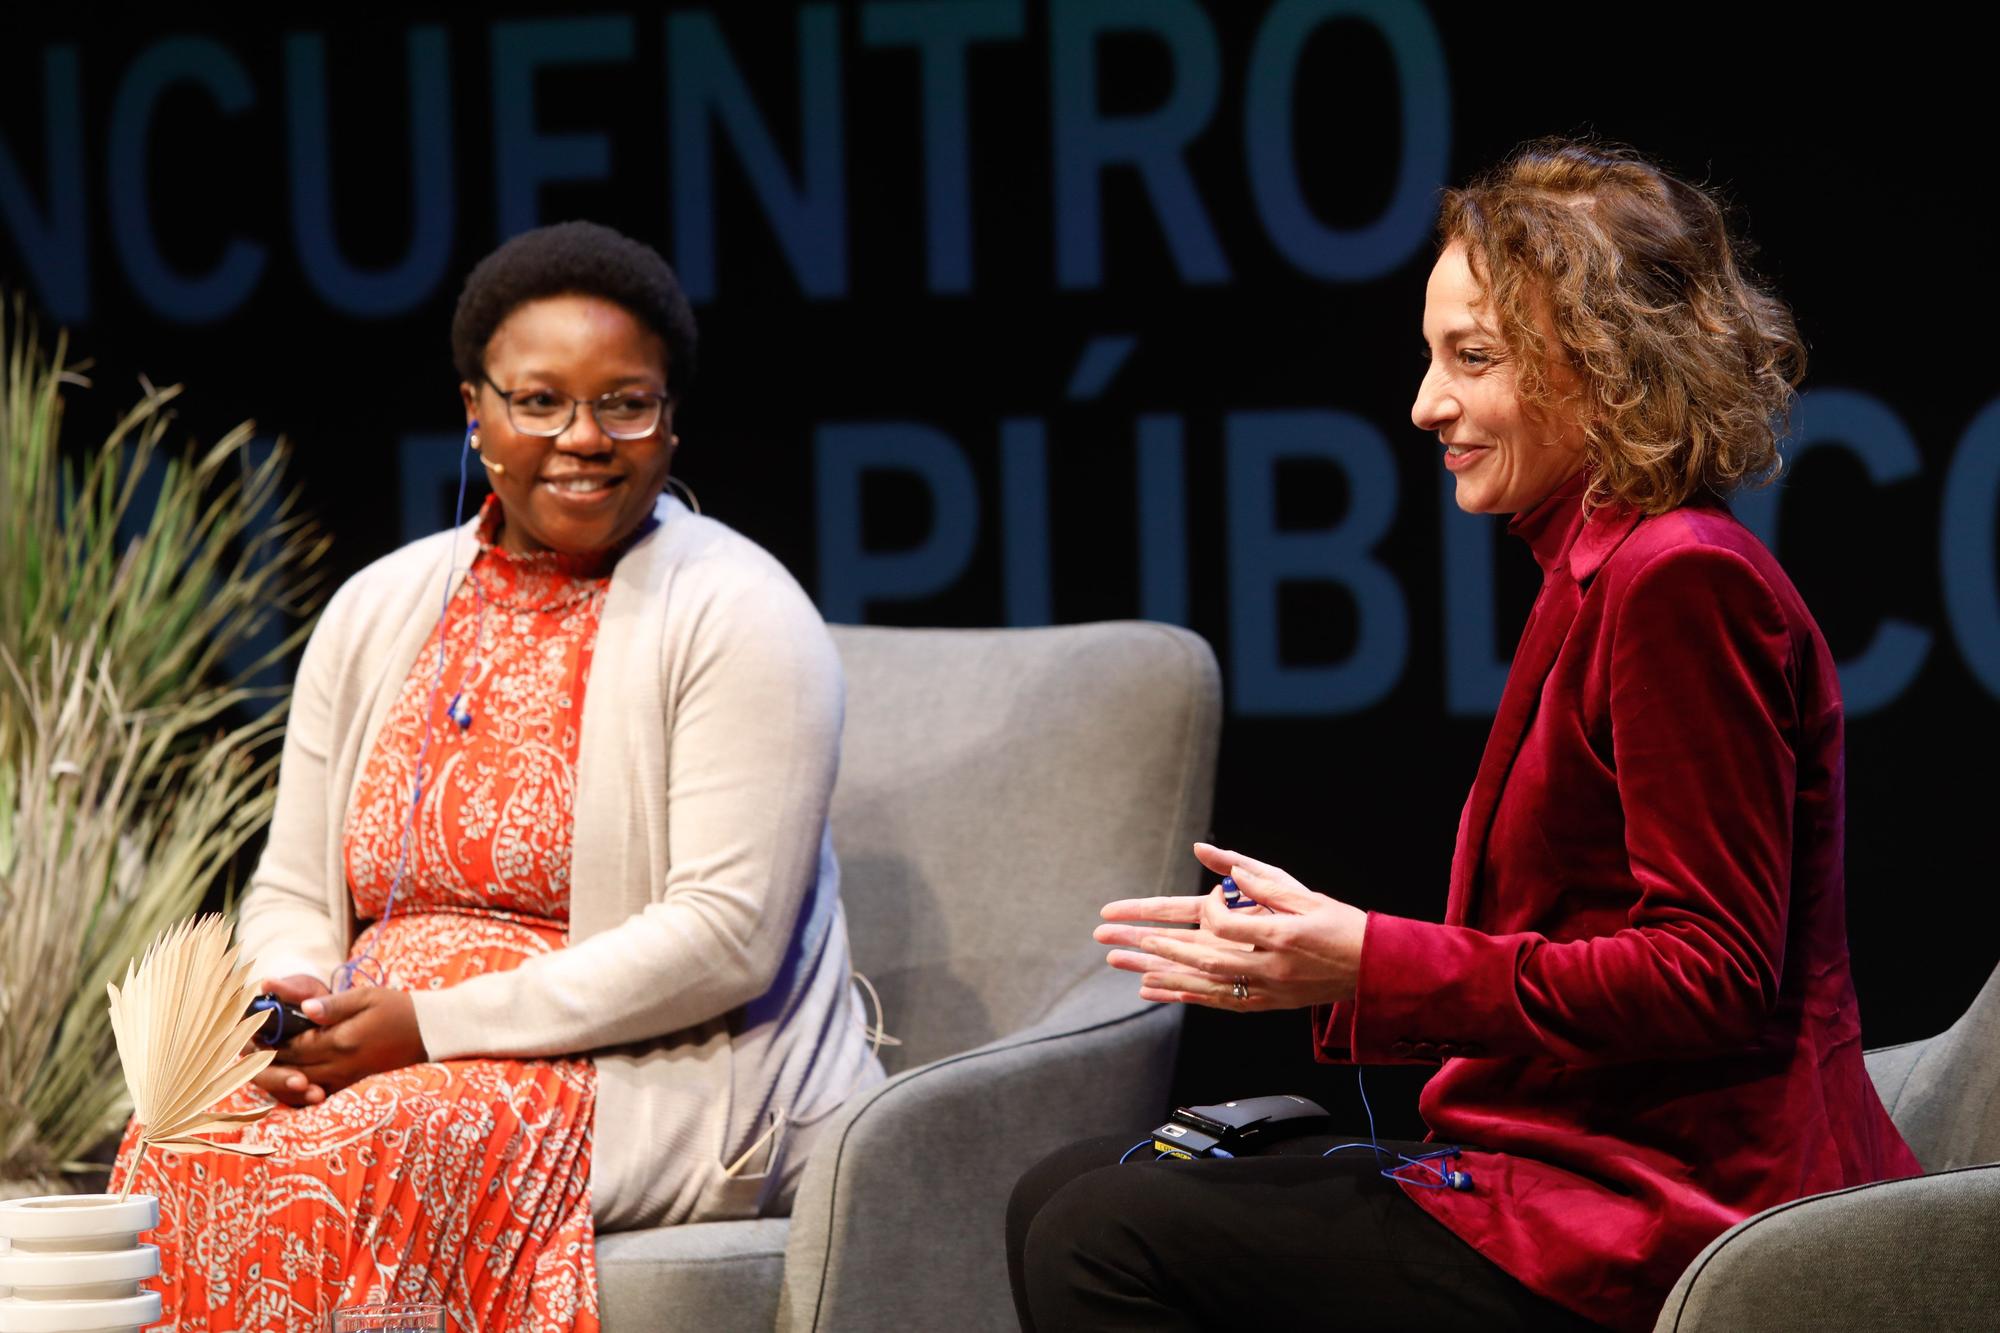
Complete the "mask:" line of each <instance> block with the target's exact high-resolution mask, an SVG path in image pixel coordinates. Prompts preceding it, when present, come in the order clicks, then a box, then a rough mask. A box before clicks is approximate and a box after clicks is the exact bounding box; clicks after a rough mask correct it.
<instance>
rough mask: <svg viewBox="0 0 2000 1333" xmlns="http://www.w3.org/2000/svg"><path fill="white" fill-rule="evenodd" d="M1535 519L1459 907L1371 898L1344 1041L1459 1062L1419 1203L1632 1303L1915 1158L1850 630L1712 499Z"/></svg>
mask: <svg viewBox="0 0 2000 1333" xmlns="http://www.w3.org/2000/svg"><path fill="white" fill-rule="evenodd" d="M1581 485H1582V480H1581V478H1579V479H1578V480H1577V481H1575V482H1573V483H1571V484H1570V485H1569V486H1567V487H1565V488H1563V489H1562V491H1561V492H1560V493H1559V494H1557V495H1555V496H1552V497H1550V498H1549V499H1548V500H1546V501H1544V502H1543V503H1542V504H1541V505H1539V506H1538V507H1536V508H1535V509H1533V510H1529V511H1527V512H1525V513H1523V514H1521V515H1519V516H1517V517H1516V519H1515V520H1514V522H1513V524H1512V525H1511V530H1512V531H1514V532H1516V533H1518V534H1519V535H1521V536H1523V537H1525V538H1526V539H1527V540H1528V542H1529V544H1530V545H1531V546H1532V547H1533V549H1534V553H1535V558H1536V559H1537V561H1538V562H1539V563H1540V564H1541V566H1542V569H1543V575H1544V577H1543V584H1542V590H1541V593H1540V595H1539V597H1538V598H1537V599H1536V602H1535V607H1534V610H1533V611H1532V612H1531V613H1530V615H1529V618H1528V624H1527V628H1526V629H1525V631H1524V632H1523V634H1522V637H1521V644H1520V647H1519V648H1518V649H1517V650H1516V652H1515V654H1514V662H1513V666H1512V668H1511V669H1510V671H1509V673H1508V676H1507V685H1506V689H1505V691H1504V693H1503V695H1502V698H1501V702H1500V708H1499V712H1498V714H1497V715H1496V716H1495V718H1494V721H1493V731H1492V734H1491V735H1490V736H1489V738H1488V740H1487V743H1486V753H1485V756H1484V757H1483V758H1482V759H1481V760H1480V764H1479V773H1478V776H1477V778H1476V779H1475V780H1474V782H1473V786H1472V795H1471V797H1470V798H1469V799H1468V800H1467V802H1466V805H1465V811H1464V814H1463V815H1462V816H1461V818H1460V822H1459V829H1458V845H1457V850H1456V852H1455V854H1454V857H1453V860H1452V871H1451V889H1450V897H1449V899H1448V901H1447V903H1446V907H1445V920H1444V923H1443V924H1442V925H1440V924H1437V923H1435V922H1424V921H1411V920H1407V919H1404V918H1401V917H1394V916H1389V915H1387V914H1385V913H1381V912H1376V913H1372V914H1371V915H1370V916H1369V918H1368V924H1367V930H1366V934H1365V937H1364V943H1363V946H1362V953H1361V973H1360V981H1359V987H1358V990H1357V992H1356V994H1355V997H1354V999H1353V1000H1351V1001H1349V1002H1347V1003H1344V1004H1339V1005H1334V1006H1330V1007H1322V1008H1321V1009H1320V1010H1318V1011H1316V1012H1315V1015H1314V1020H1315V1033H1314V1035H1315V1041H1316V1047H1317V1051H1318V1054H1319V1056H1320V1058H1321V1059H1324V1060H1330V1061H1331V1060H1354V1061H1360V1062H1369V1063H1376V1062H1399V1061H1427V1060H1442V1061H1443V1068H1442V1069H1441V1070H1440V1071H1439V1072H1438V1074H1437V1075H1436V1076H1435V1077H1433V1078H1432V1079H1431V1080H1430V1082H1429V1084H1428V1085H1427V1086H1426V1087H1425V1089H1424V1094H1423V1098H1422V1101H1421V1108H1422V1111H1423V1116H1424V1119H1425V1122H1426V1123H1427V1124H1428V1125H1429V1126H1430V1128H1431V1131H1432V1137H1433V1138H1434V1139H1436V1140H1438V1141H1440V1142H1443V1143H1463V1144H1476V1145H1478V1149H1477V1150H1472V1149H1468V1150H1467V1151H1466V1153H1465V1156H1464V1159H1463V1169H1464V1170H1465V1171H1466V1172H1467V1173H1468V1174H1470V1175H1471V1177H1472V1182H1473V1188H1472V1189H1471V1190H1470V1191H1469V1192H1466V1193H1460V1192H1458V1191H1454V1190H1441V1189H1420V1188H1415V1187H1407V1188H1408V1190H1409V1193H1410V1194H1411V1196H1412V1197H1413V1198H1414V1199H1415V1200H1416V1202H1417V1203H1419V1204H1420V1205H1422V1206H1423V1207H1424V1208H1426V1209H1428V1210H1429V1211H1430V1213H1431V1214H1432V1215H1433V1216H1435V1217H1436V1218H1437V1219H1438V1220H1439V1221H1441V1222H1443V1223H1444V1225H1446V1226H1447V1227H1449V1228H1451V1230H1452V1231H1454V1232H1456V1233H1457V1234H1458V1235H1459V1236H1461V1237H1462V1238H1464V1239H1465V1240H1466V1241H1467V1242H1468V1243H1470V1244H1471V1245H1472V1246H1474V1247H1475V1248H1476V1249H1478V1250H1479V1251H1480V1252H1481V1253H1483V1254H1485V1255H1486V1256H1487V1257H1488V1258H1490V1259H1492V1260H1493V1261H1494V1262H1496V1263H1498V1264H1499V1265H1500V1266H1501V1267H1502V1268H1504V1269H1506V1270H1507V1271H1508V1272H1509V1273H1512V1274H1513V1275H1514V1276H1515V1277H1517V1278H1519V1279H1520V1280H1521V1281H1522V1282H1523V1283H1525V1284H1526V1285H1527V1286H1528V1287H1530V1288H1532V1289H1533V1290H1535V1291H1537V1292H1539V1293H1541V1294H1542V1295H1544V1296H1546V1297H1548V1298H1550V1299H1551V1300H1554V1301H1556V1302H1558V1303H1560V1304H1563V1305H1565V1306H1568V1307H1570V1308H1571V1309H1574V1310H1576V1311H1577V1312H1579V1313H1581V1314H1583V1315H1585V1316H1587V1317H1589V1318H1592V1319H1595V1320H1598V1321H1600V1322H1602V1323H1606V1324H1609V1325H1612V1326H1614V1327H1618V1328H1627V1329H1648V1328H1651V1327H1652V1324H1653V1320H1654V1318H1655V1316H1656V1315H1657V1313H1658V1311H1659V1309H1660V1306H1661V1304H1662V1303H1663V1302H1664V1300H1665V1299H1666V1295H1667V1292H1668V1291H1669V1290H1670V1289H1671V1288H1672V1286H1673V1284H1674V1282H1675V1280H1676V1279H1677V1278H1678V1277H1679V1276H1680V1274H1681V1272H1682V1270H1683V1269H1685V1268H1686V1267H1687V1265H1688V1263H1689V1261H1690V1260H1692V1259H1693V1258H1694V1256H1695V1255H1696V1253H1698V1252H1699V1251H1700V1250H1701V1248H1702V1247H1703V1246H1704V1245H1706V1244H1707V1243H1708V1242H1709V1241H1710V1240H1712V1239H1714V1238H1715V1236H1717V1235H1718V1234H1720V1233H1721V1232H1722V1231H1723V1230H1724V1229H1726V1228H1727V1227H1729V1226H1730V1225H1731V1224H1733V1223H1735V1222H1737V1221H1739V1220H1741V1219H1742V1218H1745V1217H1747V1216H1749V1215H1750V1214H1752V1213H1755V1212H1758V1211H1759V1210H1761V1209H1763V1208H1766V1207H1769V1206H1771V1205H1772V1204H1776V1203H1780V1202H1783V1201H1785V1200H1787V1199H1794V1198H1798V1197H1799V1196H1801V1195H1806V1194H1812V1193H1816V1192H1819V1191H1822V1190H1831V1189H1839V1188H1841V1187H1843V1186H1847V1185H1855V1184H1860V1183H1862V1182H1865V1181H1872V1180H1881V1179H1886V1178H1890V1177H1895V1176H1905V1175H1914V1174H1916V1173H1917V1172H1918V1171H1919V1169H1920V1168H1919V1167H1918V1165H1917V1161H1916V1159H1915V1157H1914V1156H1912V1155H1911V1153H1910V1150H1909V1148H1908V1147H1907V1146H1906V1145H1905V1144H1904V1143H1903V1140H1902V1138H1901V1136H1900V1135H1899V1134H1897V1132H1896V1129H1895V1126H1894V1125H1893V1124H1891V1122H1890V1120H1889V1117H1888V1115H1887V1113H1886V1112H1885V1111H1884V1110H1883V1109H1882V1103H1881V1101H1880V1100H1879V1099H1878V1098H1877V1097H1876V1095H1875V1090H1874V1086H1873V1084H1871V1083H1870V1082H1869V1079H1868V1074H1867V1071H1866V1069H1865V1068H1864V1067H1863V1064H1862V1058H1861V1025H1860V1018H1859V1014H1858V1012H1857V1010H1856V1006H1855V999H1854V987H1853V983H1852V980H1851V979H1850V976H1849V972H1848V961H1847V923H1846V908H1845V903H1844V884H1843V875H1842V863H1841V855H1842V853H1841V827H1842V821H1843V810H1842V802H1843V772H1842V728H1841V707H1840V689H1839V682H1838V680H1837V678H1836V675H1835V672H1834V665H1833V659H1832V657H1831V655H1830V654H1829V653H1828V651H1827V647H1826V643H1825V641H1824V640H1823V639H1822V638H1821V637H1820V633H1819V629H1818V627H1817V626H1816V625H1815V624H1814V623H1813V619H1812V617H1811V616H1810V615H1809V614H1808V613H1807V611H1806V608H1805V604H1804V603H1803V602H1802V601H1801V600H1800V599H1799V595H1798V593H1797V591H1796V590H1794V589H1793V587H1792V584H1791V581H1790V580H1789V579H1787V578H1786V577H1785V574H1784V571H1783V570H1782V569H1780V568H1779V566H1778V563H1777V561H1776V560H1774V559H1773V558H1772V556H1771V554H1770V553H1769V552H1768V551H1766V550H1765V549H1764V547H1763V546H1762V545H1761V544H1760V543H1759V542H1758V541H1757V539H1756V538H1755V537H1753V536H1751V535H1750V533H1749V532H1748V531H1747V530H1746V529H1745V528H1744V527H1743V526H1742V525H1741V524H1739V523H1738V522H1736V520H1735V519H1734V518H1733V517H1731V516H1730V514H1729V513H1728V511H1727V510H1726V509H1724V508H1722V507H1721V506H1720V505H1716V504H1691V505H1688V506H1687V507H1684V508H1682V509H1678V510H1675V511H1673V512H1671V513H1668V514H1664V515H1660V516H1657V517H1653V518H1642V517H1640V516H1639V515H1637V514H1636V513H1634V512H1633V511H1630V510H1615V509H1604V510H1600V511H1598V512H1597V513H1596V514H1595V515H1594V516H1593V517H1592V518H1591V519H1590V521H1588V522H1585V521H1584V519H1583V517H1582V512H1581V506H1580V505H1579V503H1578V496H1579V494H1580V490H1581Z"/></svg>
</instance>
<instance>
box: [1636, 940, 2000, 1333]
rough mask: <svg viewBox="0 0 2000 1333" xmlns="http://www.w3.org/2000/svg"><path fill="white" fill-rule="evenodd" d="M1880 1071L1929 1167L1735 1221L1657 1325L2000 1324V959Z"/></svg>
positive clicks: (1882, 1327)
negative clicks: (1962, 1001) (1951, 1010)
mask: <svg viewBox="0 0 2000 1333" xmlns="http://www.w3.org/2000/svg"><path fill="white" fill-rule="evenodd" d="M1868 1073H1869V1075H1870V1076H1871V1077H1873V1078H1874V1080H1875V1087H1876V1090H1877V1091H1878V1092H1880V1093H1881V1094H1882V1102H1883V1105H1885V1106H1887V1107H1888V1108H1889V1114H1890V1116H1891V1118H1893V1119H1894V1120H1895V1122H1896V1127H1897V1128H1898V1129H1900V1130H1901V1131H1902V1132H1903V1137H1904V1138H1905V1139H1906V1140H1907V1141H1908V1142H1909V1145H1910V1148H1911V1150H1912V1151H1914V1152H1915V1153H1916V1155H1917V1160H1918V1161H1919V1162H1922V1163H1923V1165H1924V1170H1925V1171H1926V1172H1927V1173H1928V1174H1925V1175H1922V1176H1916V1177H1913V1178H1911V1179H1909V1180H1892V1181H1884V1182H1882V1183H1881V1184H1876V1185H1862V1186H1858V1187H1856V1188H1854V1189H1847V1190H1836V1191H1834V1192H1833V1193H1831V1194H1816V1195H1813V1196H1812V1197H1811V1198H1806V1199H1800V1200H1797V1201H1796V1202H1793V1203H1788V1204H1781V1205H1780V1206H1778V1207H1776V1208H1770V1209H1766V1210H1765V1211H1764V1212H1761V1213H1759V1214H1757V1215H1756V1216H1755V1217H1752V1218H1748V1219H1746V1220H1745V1221H1743V1222H1740V1223H1738V1224H1737V1225H1736V1226H1733V1227H1731V1228H1730V1229H1729V1230H1728V1231H1725V1232H1723V1233H1722V1235H1720V1236H1718V1237H1717V1238H1716V1239H1715V1241H1714V1242H1713V1243H1711V1244H1710V1245H1709V1247H1708V1248H1707V1249H1705V1250H1703V1251H1702V1252H1701V1254H1700V1255H1698V1256H1697V1257H1696V1258H1695V1261H1694V1263H1692V1264H1691V1265H1689V1267H1688V1270H1687V1272H1685V1273H1683V1274H1682V1275H1681V1280H1680V1282H1679V1283H1678V1284H1676V1286H1675V1287H1674V1290H1673V1294H1672V1295H1671V1296H1669V1297H1668V1298H1667V1304H1666V1308H1665V1309H1663V1310H1662V1311H1661V1313H1660V1319H1659V1322H1658V1324H1657V1325H1655V1329H1654V1333H1710V1330H1737V1329H1757V1330H1760V1331H1761V1330H1771V1331H1772V1333H1790V1331H1791V1330H1798V1331H1799V1333H1828V1331H1832V1330H1843V1329H1855V1330H1868V1333H1892V1331H1894V1330H1922V1333H1944V1331H1945V1330H1955V1329H1974V1328H2000V970H1995V972H1994V973H1993V975H1992V976H1991V977H1989V978H1987V981H1986V985H1985V987H1984V988H1983V989H1982V990H1981V991H1980V992H1979V995H1978V996H1977V997H1976V998H1975V999H1974V1000H1973V1002H1972V1007H1971V1008H1969V1009H1967V1010H1966V1011H1965V1014H1964V1016H1963V1017H1961V1018H1960V1019H1959V1020H1958V1022H1956V1023H1954V1024H1952V1025H1951V1027H1950V1028H1948V1029H1946V1030H1945V1031H1944V1032H1942V1033H1939V1034H1938V1035H1937V1036H1935V1037H1931V1038H1928V1039H1926V1040H1924V1041H1913V1042H1909V1043H1906V1044H1905V1045H1902V1046H1890V1047H1885V1048H1884V1049H1882V1050H1879V1051H1870V1052H1869V1053H1868Z"/></svg>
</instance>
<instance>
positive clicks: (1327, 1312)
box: [1007, 1136, 1598, 1333]
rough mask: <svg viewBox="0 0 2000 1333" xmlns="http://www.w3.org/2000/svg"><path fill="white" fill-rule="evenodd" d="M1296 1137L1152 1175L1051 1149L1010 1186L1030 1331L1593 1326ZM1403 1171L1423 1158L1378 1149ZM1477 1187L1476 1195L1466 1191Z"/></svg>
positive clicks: (1369, 1172) (1354, 1157)
mask: <svg viewBox="0 0 2000 1333" xmlns="http://www.w3.org/2000/svg"><path fill="white" fill-rule="evenodd" d="M1345 1141H1346V1140H1344V1139H1340V1138H1330V1137H1326V1136H1307V1137H1303V1138H1299V1139H1294V1140H1292V1141H1290V1142H1288V1143H1282V1144H1279V1145H1277V1146H1276V1147H1274V1148H1273V1149H1272V1150H1271V1151H1270V1152H1268V1153H1265V1154H1262V1155H1259V1156H1256V1157H1242V1158H1236V1159H1234V1160H1230V1161H1223V1160H1219V1159H1202V1160H1196V1161H1161V1162H1154V1161H1152V1160H1150V1159H1151V1157H1152V1152H1151V1151H1150V1150H1145V1151H1142V1152H1141V1153H1139V1154H1138V1155H1137V1156H1135V1157H1134V1158H1133V1159H1132V1160H1131V1161H1130V1162H1128V1163H1126V1164H1125V1165H1123V1166H1120V1165H1118V1159H1119V1157H1120V1155H1121V1154H1123V1153H1124V1152H1125V1150H1126V1149H1128V1148H1130V1147H1131V1146H1132V1139H1130V1138H1117V1139H1109V1138H1106V1139H1090V1140H1087V1141H1085V1142H1083V1143H1077V1144H1072V1145H1071V1146H1070V1147H1067V1148H1063V1149H1060V1150H1059V1151H1057V1152H1055V1153H1054V1154H1052V1155H1050V1156H1049V1157H1046V1158H1044V1159H1043V1160H1042V1161H1041V1162H1040V1163H1038V1164H1037V1165H1035V1166H1033V1167H1031V1168H1030V1169H1029V1170H1028V1173H1027V1174H1026V1175H1024V1176H1022V1177H1021V1181H1020V1183H1019V1184H1017V1185H1016V1186H1015V1187H1014V1196H1013V1198H1012V1199H1011V1200H1010V1201H1009V1202H1008V1206H1007V1270H1008V1275H1009V1277H1010V1278H1011V1279H1012V1281H1013V1284H1014V1308H1015V1309H1016V1310H1017V1311H1018V1312H1019V1314H1020V1317H1021V1327H1022V1328H1023V1329H1025V1330H1028V1333H1070V1330H1082V1329H1148V1330H1180V1329H1187V1330H1193V1329H1243V1328H1253V1329H1268V1330H1274V1331H1275V1330H1281V1329H1412V1330H1416V1329H1421V1330H1425V1331H1426V1333H1442V1331H1443V1330H1451V1329H1479V1330H1493V1329H1534V1330H1544V1329H1547V1330H1571V1329H1595V1328H1597V1327H1598V1326H1597V1325H1595V1324H1592V1323H1590V1322H1589V1321H1587V1320H1585V1319H1582V1318H1581V1317H1579V1316H1577V1315H1575V1314H1573V1313H1571V1312H1570V1311H1568V1310H1565V1309H1563V1308H1562V1307H1561V1306H1558V1305H1555V1304H1553V1303H1551V1302H1549V1301H1546V1300H1544V1299H1543V1298H1542V1297H1540V1296H1537V1295H1535V1294H1534V1293H1533V1292H1531V1291H1529V1290H1528V1289H1527V1288H1526V1287H1524V1286H1522V1285H1521V1284H1520V1283H1519V1282H1516V1281H1515V1280H1514V1279H1513V1278H1512V1277H1510V1276H1508V1275H1507V1274H1506V1273H1505V1272H1503V1271H1502V1270H1501V1269H1500V1268H1498V1267H1497V1266H1496V1265H1494V1264H1493V1263H1492V1262H1490V1261H1489V1260H1487V1259H1485V1258H1484V1257H1482V1256H1481V1255H1480V1254H1479V1252H1478V1251H1477V1250H1474V1249H1473V1248H1472V1247H1471V1246H1469V1245H1467V1244H1466V1243H1465V1242H1464V1241H1462V1240H1460V1239H1459V1238H1458V1237H1457V1236H1455V1235H1453V1234H1452V1233H1451V1232H1450V1231H1449V1230H1447V1229H1446V1228H1445V1227H1444V1226H1442V1225H1441V1224H1439V1223H1438V1222H1436V1221H1435V1220H1433V1219H1432V1217H1431V1215H1430V1214H1429V1213H1427V1212H1425V1211H1424V1210H1423V1209H1422V1208H1419V1207H1418V1206H1417V1205H1416V1204H1414V1203H1412V1202H1411V1201H1410V1200H1409V1198H1408V1197H1407V1196H1406V1195H1405V1194H1404V1193H1403V1190H1402V1187H1401V1186H1399V1185H1397V1184H1396V1183H1395V1182H1394V1181H1391V1180H1385V1179H1383V1178H1382V1176H1381V1174H1380V1169H1379V1167H1378V1165H1377V1163H1376V1160H1375V1157H1374V1154H1373V1153H1370V1152H1368V1151H1366V1150H1349V1151H1346V1152H1341V1153H1336V1154H1334V1155H1333V1156H1332V1157H1321V1156H1320V1155H1319V1154H1320V1153H1322V1152H1324V1151H1325V1150H1326V1149H1327V1148H1329V1147H1331V1146H1333V1145H1334V1144H1336V1143H1341V1142H1345ZM1382 1146H1383V1148H1384V1149H1386V1150H1388V1151H1390V1152H1406V1153H1409V1154H1410V1155H1412V1156H1415V1155H1416V1154H1418V1153H1420V1152H1425V1151H1429V1150H1430V1149H1431V1148H1434V1147H1435V1146H1436V1145H1421V1144H1408V1143H1389V1142H1384V1143H1383V1145H1382ZM1474 1186H1475V1188H1476V1187H1477V1182H1476V1181H1475V1182H1474Z"/></svg>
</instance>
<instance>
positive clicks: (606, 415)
mask: <svg viewBox="0 0 2000 1333" xmlns="http://www.w3.org/2000/svg"><path fill="white" fill-rule="evenodd" d="M480 378H481V379H484V380H485V381H486V384H487V387H489V388H490V389H492V390H493V392H495V393H497V394H499V395H500V401H501V402H503V403H505V404H507V420H508V422H509V423H510V424H512V426H513V427H514V429H515V430H517V431H519V432H520V433H521V434H523V435H540V436H543V437H545V438H546V437H549V436H555V435H560V434H562V433H563V432H564V431H566V430H568V429H569V428H570V425H571V423H572V422H574V421H575V420H576V409H577V408H578V407H579V406H581V405H582V403H583V401H584V400H580V399H576V398H572V397H570V396H569V395H568V394H566V393H557V392H556V391H555V390H554V389H503V388H501V387H500V386H499V385H497V384H495V383H494V382H493V377H492V376H490V375H482V376H480ZM669 401H670V400H669V399H668V397H667V395H666V394H664V393H660V392H657V391H656V390H653V389H613V390H612V391H611V392H610V393H607V394H601V395H599V396H598V397H596V398H592V399H589V400H588V402H589V404H590V415H591V417H592V418H593V419H594V420H595V421H596V422H597V428H598V429H599V430H601V431H603V432H604V433H605V434H606V435H609V436H610V437H611V438H612V439H614V440H638V439H644V438H645V437H646V436H648V435H651V434H652V433H653V432H654V431H656V430H658V429H659V428H660V417H661V415H662V414H663V413H664V412H665V411H666V407H667V403H668V402H669Z"/></svg>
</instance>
